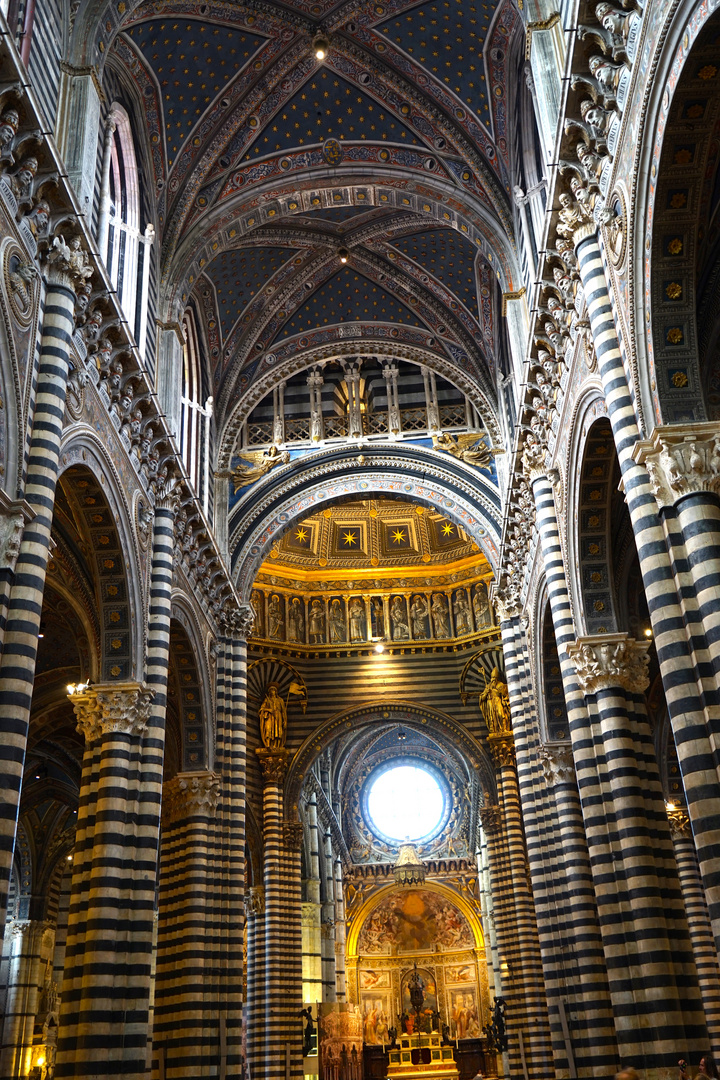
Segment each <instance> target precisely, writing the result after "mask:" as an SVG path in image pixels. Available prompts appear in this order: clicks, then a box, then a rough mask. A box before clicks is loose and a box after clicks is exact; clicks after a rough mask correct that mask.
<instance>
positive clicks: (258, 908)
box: [243, 885, 265, 918]
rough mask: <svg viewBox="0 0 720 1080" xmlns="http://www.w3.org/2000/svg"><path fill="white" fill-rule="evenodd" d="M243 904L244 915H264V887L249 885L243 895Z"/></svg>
mask: <svg viewBox="0 0 720 1080" xmlns="http://www.w3.org/2000/svg"><path fill="white" fill-rule="evenodd" d="M243 904H244V905H245V915H246V916H247V917H248V918H249V917H250V916H251V915H264V914H265V889H264V887H263V886H262V885H251V886H250V888H249V889H248V891H247V892H246V893H245V895H244V896H243Z"/></svg>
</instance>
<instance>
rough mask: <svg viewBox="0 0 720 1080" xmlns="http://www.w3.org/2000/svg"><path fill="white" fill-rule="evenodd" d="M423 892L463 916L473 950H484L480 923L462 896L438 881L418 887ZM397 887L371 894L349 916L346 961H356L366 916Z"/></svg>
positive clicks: (388, 887)
mask: <svg viewBox="0 0 720 1080" xmlns="http://www.w3.org/2000/svg"><path fill="white" fill-rule="evenodd" d="M419 887H420V888H422V889H423V890H427V891H428V892H434V893H437V894H438V896H442V898H443V899H444V900H447V901H448V902H449V903H451V904H454V905H455V907H456V908H458V910H459V911H460V912H461V913H462V914H463V915H464V916H465V918H466V919H467V921H468V923H469V924H470V929H471V930H472V933H473V937H474V939H475V948H476V949H484V948H485V936H484V934H483V928H482V923H481V921H480V916H479V915H478V913H477V911H476V910H475V909H474V908H473V907H472V906H471V905H470V904H469V903H468V902H467V900H466V899H465V897H464V896H461V895H460V893H457V892H455V890H454V889H451V888H449V887H448V886H447V885H443V883H442V882H440V881H429V882H426V883H425V884H424V885H422V886H419ZM397 889H398V886H397V885H396V884H395V882H392V883H391V884H389V885H384V886H383V887H382V888H381V889H378V890H377V891H376V892H373V893H371V895H370V896H369V897H368V898H367V900H366V901H365V903H364V904H362V906H361V907H359V908H358V910H357V911H356V912H354V913H353V915H352V916H351V922H350V925H349V927H348V935H347V939H346V940H347V943H346V956H347V958H348V960H357V959H358V956H359V953H358V940H359V938H360V931H361V930H362V928H363V925H364V923H365V920H366V919H367V917H368V915H369V914H370V912H371V911H373V909H374V908H376V907H377V906H378V904H380V903H382V901H383V900H385V899H386V898H387V897H388V896H390V895H391V893H393V892H396V891H397Z"/></svg>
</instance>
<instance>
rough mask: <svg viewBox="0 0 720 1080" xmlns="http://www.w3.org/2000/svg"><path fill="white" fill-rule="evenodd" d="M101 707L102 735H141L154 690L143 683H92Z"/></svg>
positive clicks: (143, 731) (145, 729) (144, 729)
mask: <svg viewBox="0 0 720 1080" xmlns="http://www.w3.org/2000/svg"><path fill="white" fill-rule="evenodd" d="M92 689H93V691H94V693H95V694H96V696H97V702H98V705H99V707H100V709H101V713H102V715H101V717H100V728H101V731H102V734H103V735H108V734H111V733H114V732H118V733H122V734H125V735H144V734H145V732H146V731H147V721H148V717H149V715H150V707H151V705H152V699H153V698H154V696H155V691H154V690H149V689H148V687H147V686H145V684H144V683H132V682H128V683H119V684H113V685H112V686H107V687H102V686H94V687H93V688H92Z"/></svg>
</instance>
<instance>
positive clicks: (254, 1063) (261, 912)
mask: <svg viewBox="0 0 720 1080" xmlns="http://www.w3.org/2000/svg"><path fill="white" fill-rule="evenodd" d="M245 917H246V919H247V997H246V1003H247V1004H246V1013H245V1016H246V1023H247V1033H246V1043H247V1071H248V1073H249V1076H250V1080H260V1078H261V1077H262V1076H264V1065H265V887H264V886H263V885H251V886H250V888H249V890H248V892H247V893H246V894H245Z"/></svg>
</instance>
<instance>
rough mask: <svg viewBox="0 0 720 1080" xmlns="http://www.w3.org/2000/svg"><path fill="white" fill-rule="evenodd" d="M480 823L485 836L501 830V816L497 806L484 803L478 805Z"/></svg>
mask: <svg viewBox="0 0 720 1080" xmlns="http://www.w3.org/2000/svg"><path fill="white" fill-rule="evenodd" d="M480 824H481V825H482V829H483V832H484V833H485V834H486V835H487V836H493V835H494V834H496V833H499V832H501V831H502V816H501V814H500V807H499V806H492V805H487V804H486V805H485V806H481V807H480Z"/></svg>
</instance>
